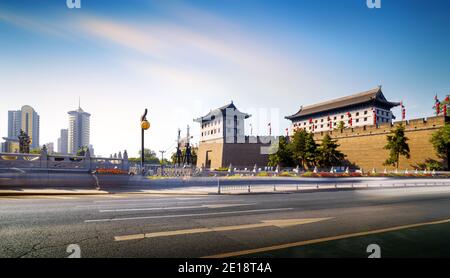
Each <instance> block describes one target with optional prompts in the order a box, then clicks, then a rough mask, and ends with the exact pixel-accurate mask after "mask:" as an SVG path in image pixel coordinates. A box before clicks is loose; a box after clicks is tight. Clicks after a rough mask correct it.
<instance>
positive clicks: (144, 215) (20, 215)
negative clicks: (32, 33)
mask: <svg viewBox="0 0 450 278" xmlns="http://www.w3.org/2000/svg"><path fill="white" fill-rule="evenodd" d="M447 219H450V186H434V187H426V188H425V187H416V188H389V189H388V188H384V189H370V190H356V191H335V192H313V193H294V194H255V195H223V196H222V195H221V196H214V195H212V196H167V195H132V194H129V195H127V194H114V195H103V196H40V197H39V196H23V197H19V196H16V197H1V196H0V257H68V256H69V255H71V253H72V252H71V253H68V252H67V251H68V247H69V246H70V245H72V244H76V246H75V247H74V246H73V245H72V246H70V248H69V249H71V250H75V251H73V252H75V253H77V252H78V251H77V250H76V249H77V246H79V248H80V255H81V257H182V258H191V257H205V256H206V257H207V256H219V257H221V256H225V257H226V256H247V257H252V256H253V254H255V256H256V254H261V252H266V251H267V250H271V251H274V250H275V251H276V250H283V249H284V248H286V247H287V246H291V247H292V246H302V245H304V244H307V243H317V242H323V241H325V242H328V241H330V240H334V239H339V238H340V237H342V236H345V235H352V234H355V233H361V232H362V233H363V234H360V236H363V237H364V236H366V233H367V236H371V237H372V238H373V237H374V236H376V235H377V234H375V235H373V234H371V233H372V232H373V231H378V230H380V229H385V228H393V227H399V226H404V225H410V224H417V223H425V222H431V221H440V220H447ZM442 236H443V237H446V238H448V237H449V236H450V235H445V234H443V235H442ZM421 238H424V237H423V235H422V237H421ZM322 239H325V240H322ZM410 243H411V242H410ZM71 247H74V248H75V249H73V248H71ZM352 248H361V250H353V251H354V253H352V254H356V255H357V256H359V255H360V256H361V257H364V256H367V253H366V249H365V246H363V247H361V246H359V247H358V246H357V247H352ZM381 248H383V247H382V246H381ZM317 252H319V251H317V250H316V254H317ZM324 252H330V249H329V248H328V249H324ZM406 252H407V250H406ZM319 253H320V252H319ZM275 254H281V255H280V256H288V255H286V254H287V253H283V252H281V253H275ZM75 255H76V254H75ZM328 255H329V256H332V254H329V253H322V254H320V256H323V257H327V256H328Z"/></svg>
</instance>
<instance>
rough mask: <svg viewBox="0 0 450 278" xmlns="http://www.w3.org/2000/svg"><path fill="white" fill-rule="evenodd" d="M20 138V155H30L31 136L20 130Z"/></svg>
mask: <svg viewBox="0 0 450 278" xmlns="http://www.w3.org/2000/svg"><path fill="white" fill-rule="evenodd" d="M18 138H19V152H20V153H30V144H31V139H30V136H28V134H27V133H26V132H24V131H23V130H20V134H19V136H18Z"/></svg>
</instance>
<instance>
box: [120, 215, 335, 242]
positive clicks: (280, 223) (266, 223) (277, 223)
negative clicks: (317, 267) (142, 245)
mask: <svg viewBox="0 0 450 278" xmlns="http://www.w3.org/2000/svg"><path fill="white" fill-rule="evenodd" d="M328 219H331V218H330V217H327V218H304V219H276V220H263V221H261V222H259V223H255V224H244V225H234V226H221V227H211V228H195V229H184V230H176V231H163V232H155V233H146V234H134V235H125V236H115V237H114V240H115V241H124V240H136V239H143V238H155V237H167V236H177V235H190V234H199V233H209V232H226V231H236V230H244V229H255V228H263V227H272V226H273V227H278V228H286V227H291V226H297V225H304V224H310V223H316V222H320V221H324V220H328Z"/></svg>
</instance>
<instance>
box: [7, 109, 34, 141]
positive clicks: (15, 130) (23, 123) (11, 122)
mask: <svg viewBox="0 0 450 278" xmlns="http://www.w3.org/2000/svg"><path fill="white" fill-rule="evenodd" d="M20 130H23V131H24V132H26V133H27V134H28V136H30V138H31V145H30V147H31V148H32V149H37V148H39V132H40V117H39V115H38V114H37V113H36V111H34V109H33V108H32V107H31V106H29V105H24V106H22V108H21V110H16V111H8V137H7V139H5V140H6V141H9V142H14V141H15V140H17V138H18V136H19V133H20Z"/></svg>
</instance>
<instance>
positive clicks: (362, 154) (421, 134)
mask: <svg viewBox="0 0 450 278" xmlns="http://www.w3.org/2000/svg"><path fill="white" fill-rule="evenodd" d="M399 124H400V122H396V123H394V124H393V125H392V126H391V125H390V124H383V125H379V126H378V127H376V126H368V127H366V128H364V127H358V128H354V129H346V130H343V131H342V132H341V131H339V130H338V131H332V132H329V134H330V136H331V137H332V138H334V139H337V141H338V144H340V147H339V150H341V151H342V152H343V153H344V154H346V155H347V159H348V160H349V161H350V162H351V163H353V164H355V165H356V166H357V167H361V168H363V169H365V170H372V168H375V169H377V171H382V170H384V169H385V168H387V169H392V168H393V167H387V166H384V165H383V162H384V161H385V160H386V159H387V157H388V153H389V152H388V150H385V149H383V147H384V146H385V145H386V143H387V140H386V136H387V135H389V134H390V132H391V130H392V129H395V127H396V126H397V125H399ZM444 124H445V119H444V117H431V118H428V119H415V120H410V121H407V122H403V125H404V126H405V135H406V137H407V138H408V139H409V140H408V144H409V147H410V151H411V152H410V154H411V157H410V159H406V158H404V157H400V165H399V167H400V169H413V168H414V166H416V165H417V164H419V163H424V162H425V160H427V159H435V160H438V161H440V159H439V158H438V157H437V155H436V151H435V150H434V148H433V145H432V144H431V143H430V139H431V135H432V134H433V133H434V132H435V131H436V130H438V129H439V128H440V127H442V126H443V125H444ZM323 135H325V132H324V133H318V134H316V135H315V139H316V140H317V142H318V143H320V141H321V138H322V137H323Z"/></svg>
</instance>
